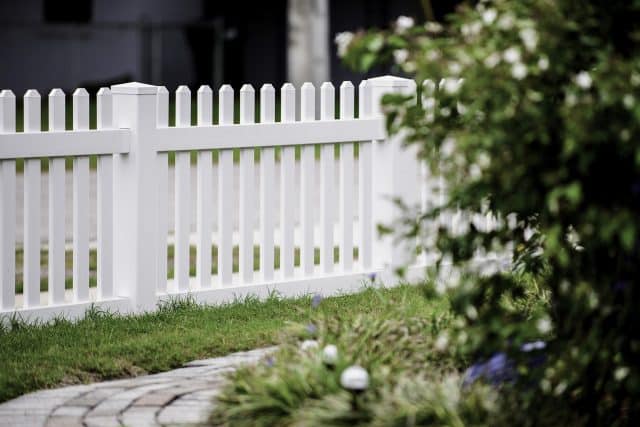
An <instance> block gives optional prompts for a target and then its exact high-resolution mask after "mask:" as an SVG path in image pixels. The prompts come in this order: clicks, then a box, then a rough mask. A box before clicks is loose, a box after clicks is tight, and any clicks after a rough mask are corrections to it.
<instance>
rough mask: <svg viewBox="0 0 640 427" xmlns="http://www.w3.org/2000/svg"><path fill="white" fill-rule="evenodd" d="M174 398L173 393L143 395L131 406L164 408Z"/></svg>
mask: <svg viewBox="0 0 640 427" xmlns="http://www.w3.org/2000/svg"><path fill="white" fill-rule="evenodd" d="M175 398H176V395H175V394H174V393H167V392H156V393H149V394H145V395H144V396H142V397H140V398H138V399H137V400H136V401H135V402H133V404H134V405H135V406H165V405H167V404H169V402H171V401H172V400H174V399H175Z"/></svg>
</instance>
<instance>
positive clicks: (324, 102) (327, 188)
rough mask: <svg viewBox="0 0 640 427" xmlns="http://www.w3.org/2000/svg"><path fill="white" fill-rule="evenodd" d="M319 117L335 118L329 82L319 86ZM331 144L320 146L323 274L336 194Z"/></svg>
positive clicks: (329, 267) (329, 260) (329, 256)
mask: <svg viewBox="0 0 640 427" xmlns="http://www.w3.org/2000/svg"><path fill="white" fill-rule="evenodd" d="M320 119H321V120H334V119H335V89H334V87H333V85H332V84H331V83H329V82H326V83H323V84H322V86H321V87H320ZM335 162H336V160H335V153H334V146H333V144H323V145H321V146H320V265H321V271H322V272H323V273H325V274H330V273H332V272H333V213H334V209H335V203H334V200H333V199H334V197H335V194H336V191H335V187H334V186H335V183H334V173H335V172H334V165H335Z"/></svg>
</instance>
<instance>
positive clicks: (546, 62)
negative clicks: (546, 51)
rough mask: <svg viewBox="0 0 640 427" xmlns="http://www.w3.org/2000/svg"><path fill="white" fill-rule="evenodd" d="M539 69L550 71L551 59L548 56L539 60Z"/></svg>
mask: <svg viewBox="0 0 640 427" xmlns="http://www.w3.org/2000/svg"><path fill="white" fill-rule="evenodd" d="M538 68H540V70H541V71H546V70H548V69H549V58H547V57H546V56H543V57H541V58H540V59H538Z"/></svg>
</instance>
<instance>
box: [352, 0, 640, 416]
mask: <svg viewBox="0 0 640 427" xmlns="http://www.w3.org/2000/svg"><path fill="white" fill-rule="evenodd" d="M639 17H640V3H638V2H637V1H623V0H609V1H606V2H603V1H596V2H588V1H571V0H557V1H549V0H522V1H506V0H495V1H480V2H477V4H476V5H474V6H473V7H471V6H463V7H461V8H460V9H459V10H458V12H457V13H455V14H454V15H452V16H450V17H449V19H448V21H447V23H446V25H440V24H436V23H427V24H426V25H422V24H420V25H418V24H415V25H413V26H411V27H409V26H408V25H407V24H408V22H407V21H405V20H404V19H403V20H402V22H400V21H398V22H397V23H395V24H394V25H392V26H391V28H390V29H389V30H387V31H368V32H360V33H356V34H353V35H352V36H351V39H350V40H349V43H348V44H347V45H345V46H343V49H342V51H341V52H342V53H343V59H344V61H345V62H346V63H347V64H348V65H350V66H351V67H353V68H354V69H356V70H361V71H365V70H368V69H369V68H370V67H372V66H373V65H376V64H381V63H391V64H394V66H395V67H396V68H397V69H398V70H399V71H402V72H404V73H405V74H407V75H410V76H414V77H415V79H416V80H417V81H418V82H419V83H420V85H419V86H420V87H421V91H420V94H419V99H418V102H416V100H415V98H413V97H406V96H388V97H386V98H385V99H384V103H385V111H387V123H388V127H389V129H390V131H391V132H396V131H398V130H400V129H402V130H403V134H405V135H407V143H408V144H415V145H417V146H418V148H419V152H420V156H421V157H422V158H423V159H424V160H425V161H426V162H427V163H428V164H429V168H430V169H431V172H432V173H434V174H438V175H441V176H442V177H443V178H444V181H445V182H446V188H447V195H448V198H447V201H446V202H445V204H444V205H442V206H437V207H436V208H434V209H432V210H430V211H429V212H427V213H426V214H418V213H416V212H413V211H409V212H408V215H407V218H405V220H404V221H402V222H401V223H398V224H395V225H394V228H395V229H396V231H397V232H398V233H399V234H400V235H401V236H405V237H410V238H414V237H415V236H416V235H419V236H421V237H422V238H423V239H422V240H423V241H425V242H426V241H429V240H431V241H432V243H433V244H434V245H435V249H433V250H434V251H435V253H436V254H439V265H440V266H443V265H450V264H452V265H454V266H455V267H456V268H453V269H452V268H448V269H447V270H443V269H442V268H441V269H440V273H439V275H440V280H439V282H440V284H438V285H437V286H436V287H435V289H434V292H438V291H439V292H447V293H448V294H449V295H450V298H451V304H452V308H453V310H454V312H455V313H456V318H455V320H454V322H453V323H452V325H453V328H452V329H451V330H449V331H447V335H446V336H445V335H443V336H442V337H440V338H438V342H439V345H438V347H442V348H447V347H451V346H455V347H456V350H455V351H456V352H461V353H462V354H465V355H467V356H469V357H474V358H476V359H477V360H478V363H477V364H475V365H473V366H472V367H471V368H470V372H469V376H470V377H473V378H483V377H484V378H485V379H486V378H487V377H491V376H490V375H489V376H488V375H487V372H493V373H496V375H494V376H492V377H491V378H493V380H495V381H493V380H492V379H491V378H490V379H489V382H494V383H500V384H501V386H500V387H501V388H500V390H501V393H500V398H499V400H498V404H499V405H501V406H502V407H503V409H505V408H511V409H513V410H512V411H507V410H501V411H499V413H500V414H507V415H505V416H508V417H509V419H510V421H509V422H510V423H511V425H560V424H565V425H630V424H632V422H633V421H632V420H634V419H640V372H639V370H638V367H639V365H638V363H637V360H640V332H638V331H639V329H638V328H637V325H638V324H640V323H638V321H639V320H640V315H639V314H638V313H639V310H638V305H639V304H638V303H639V302H640V286H639V285H640V283H639V281H640V239H639V238H638V235H639V233H640V143H639V142H640V105H639V104H638V99H640V20H639V19H638V18H639ZM409 208H410V207H407V209H409ZM443 212H458V215H459V217H458V219H457V221H459V222H460V224H459V226H456V227H452V226H447V225H446V224H442V225H441V226H439V227H437V229H434V228H433V227H432V226H431V225H432V224H434V223H436V224H437V221H438V219H439V218H441V217H442V216H441V214H442V213H443ZM487 212H492V213H493V215H494V217H493V218H492V220H490V221H485V222H483V221H478V220H477V218H479V217H478V215H477V214H479V213H487ZM483 217H485V218H486V216H483ZM480 218H482V217H480ZM490 254H493V255H500V254H509V255H511V257H512V260H513V268H514V269H515V270H516V271H518V272H521V273H526V274H527V276H525V277H526V279H525V280H522V279H521V278H518V275H517V274H516V275H507V274H504V266H503V265H500V263H494V264H489V265H488V267H487V265H486V264H485V265H484V266H483V265H482V264H480V265H479V264H478V263H476V262H474V260H477V259H478V258H479V255H480V257H485V258H486V256H488V255H490ZM489 258H491V256H489ZM443 271H444V272H446V274H445V273H443ZM531 281H533V282H534V283H533V286H531V285H532V284H531V283H530V282H531ZM437 283H438V282H437ZM532 288H536V289H539V290H540V292H541V293H542V294H543V295H545V296H546V298H548V301H549V308H547V306H546V305H545V304H526V303H525V304H520V303H514V301H518V300H520V298H521V297H522V296H526V294H527V292H530V290H531V289H532ZM524 300H525V301H526V300H527V299H526V298H524ZM531 343H543V344H544V345H541V344H536V345H534V346H532V345H531ZM634 360H636V362H634ZM498 421H499V420H498V419H496V420H494V422H495V423H496V424H497V423H498Z"/></svg>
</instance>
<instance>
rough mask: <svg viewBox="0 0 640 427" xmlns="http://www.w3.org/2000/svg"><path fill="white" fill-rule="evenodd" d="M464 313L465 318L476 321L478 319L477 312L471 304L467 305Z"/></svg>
mask: <svg viewBox="0 0 640 427" xmlns="http://www.w3.org/2000/svg"><path fill="white" fill-rule="evenodd" d="M465 313H466V315H467V317H468V318H469V319H471V320H476V319H477V318H478V310H476V308H475V307H474V306H472V305H471V304H469V305H468V306H467V309H466V310H465Z"/></svg>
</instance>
